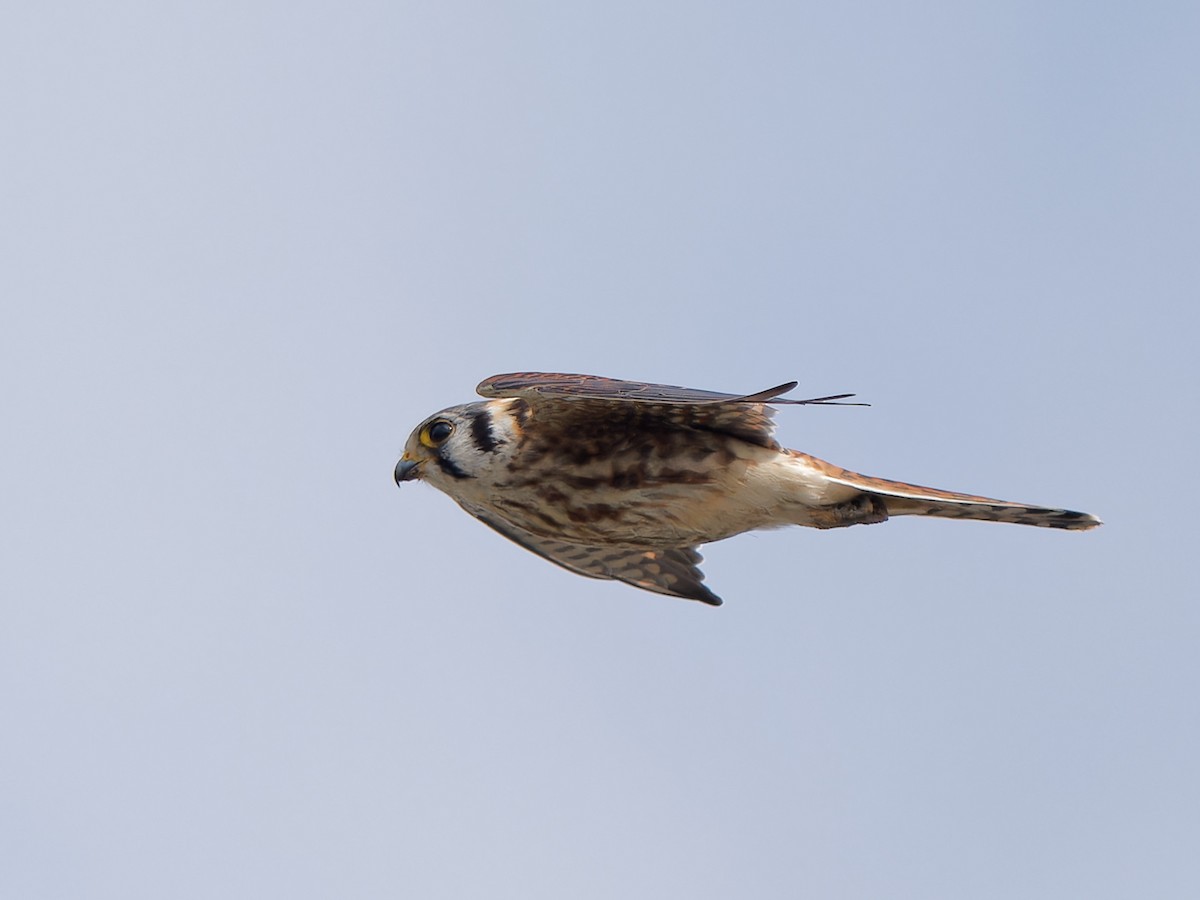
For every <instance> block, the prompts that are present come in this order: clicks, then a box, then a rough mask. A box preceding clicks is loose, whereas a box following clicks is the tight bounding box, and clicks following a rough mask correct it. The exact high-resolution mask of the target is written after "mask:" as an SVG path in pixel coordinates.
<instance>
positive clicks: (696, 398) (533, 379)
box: [475, 372, 864, 406]
mask: <svg viewBox="0 0 1200 900" xmlns="http://www.w3.org/2000/svg"><path fill="white" fill-rule="evenodd" d="M796 384H797V382H795V381H789V382H788V383H787V384H781V385H778V386H777V387H773V388H767V390H765V391H758V392H756V393H753V394H724V393H720V392H718V391H702V390H697V389H696V388H686V387H679V386H677V385H673V384H649V383H647V382H644V381H623V380H621V379H619V378H602V377H600V376H599V375H572V374H568V373H556V372H513V373H511V374H508V375H493V376H492V377H491V378H488V379H485V380H484V381H482V382H480V384H479V386H478V387H477V388H476V389H475V390H476V391H477V392H478V393H479V395H480V396H482V397H520V398H522V399H524V400H530V401H534V402H536V401H537V400H540V399H565V400H571V399H576V400H582V399H591V400H627V401H633V402H636V403H664V404H668V405H671V406H676V405H680V404H714V403H786V404H791V405H805V404H809V405H812V404H832V405H838V406H843V405H845V406H862V405H864V404H860V403H852V404H839V403H837V402H836V401H838V400H844V399H846V398H847V397H853V396H854V395H853V394H833V395H831V396H829V397H813V398H811V399H808V400H786V399H782V397H781V395H782V394H786V393H787V392H788V391H790V390H792V389H793V388H794V387H795V386H796Z"/></svg>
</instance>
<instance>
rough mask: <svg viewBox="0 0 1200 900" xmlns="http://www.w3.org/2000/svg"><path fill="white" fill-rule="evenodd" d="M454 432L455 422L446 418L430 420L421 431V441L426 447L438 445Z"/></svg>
mask: <svg viewBox="0 0 1200 900" xmlns="http://www.w3.org/2000/svg"><path fill="white" fill-rule="evenodd" d="M452 434H454V425H453V423H451V422H447V421H446V420H445V419H438V420H437V421H436V422H430V423H429V424H428V425H426V426H425V428H424V429H423V430H422V431H421V443H422V444H424V445H425V446H426V447H436V446H438V444H441V443H443V442H444V441H445V440H446V438H448V437H450V435H452Z"/></svg>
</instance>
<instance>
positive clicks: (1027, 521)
mask: <svg viewBox="0 0 1200 900" xmlns="http://www.w3.org/2000/svg"><path fill="white" fill-rule="evenodd" d="M809 459H810V460H813V461H814V462H819V463H820V465H821V468H822V470H823V473H824V475H825V476H826V477H827V478H828V479H829V480H830V481H832V482H833V483H835V484H840V485H843V486H845V487H848V488H853V489H855V490H857V491H861V492H862V493H864V494H870V495H873V496H876V497H882V498H883V500H884V503H885V504H886V506H887V512H888V515H889V516H938V517H939V518H946V519H977V520H979V521H983V522H1013V523H1015V524H1017V525H1037V526H1040V527H1042V528H1065V529H1069V530H1071V531H1086V530H1087V529H1089V528H1095V527H1096V526H1097V525H1101V524H1103V523H1102V522H1101V521H1100V520H1099V519H1098V518H1096V517H1095V516H1093V515H1091V514H1089V513H1085V512H1077V511H1075V510H1073V509H1055V508H1053V507H1048V506H1034V505H1031V504H1028V503H1015V502H1012V501H1009V500H996V499H995V498H993V497H979V496H976V495H974V494H960V493H957V492H955V491H943V490H939V489H937V488H930V487H923V486H922V485H919V484H906V483H905V482H903V481H889V480H887V479H885V478H874V477H872V476H870V475H860V474H859V473H857V472H851V471H850V470H848V469H842V468H839V467H837V466H833V465H830V464H829V463H826V462H824V461H823V460H815V459H813V458H812V457H809Z"/></svg>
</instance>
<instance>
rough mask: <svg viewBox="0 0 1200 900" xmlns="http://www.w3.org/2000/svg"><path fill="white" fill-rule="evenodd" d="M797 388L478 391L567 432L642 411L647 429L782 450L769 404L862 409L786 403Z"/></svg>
mask: <svg viewBox="0 0 1200 900" xmlns="http://www.w3.org/2000/svg"><path fill="white" fill-rule="evenodd" d="M795 386H796V382H795V381H790V382H788V383H787V384H781V385H778V386H776V387H773V388H768V389H767V390H765V391H758V392H757V393H753V394H723V393H719V392H717V391H702V390H697V389H695V388H686V387H678V386H676V385H671V384H648V383H646V382H642V381H622V380H620V379H617V378H601V377H600V376H598V375H571V374H562V373H550V372H514V373H512V374H509V375H493V376H492V377H491V378H488V379H487V380H485V381H483V382H481V383H480V384H479V387H477V388H476V391H478V392H479V394H480V395H481V396H483V397H517V398H520V399H522V400H525V401H526V402H527V403H529V404H530V405H531V407H532V408H533V410H534V413H535V415H536V414H549V415H553V416H556V417H557V418H558V419H560V420H561V421H560V422H559V424H560V425H561V426H562V427H564V428H569V427H571V424H572V421H582V420H585V419H586V420H592V421H595V420H598V419H607V418H611V417H612V414H620V413H622V412H623V413H625V414H628V412H629V411H630V410H632V409H634V408H636V409H637V410H638V411H640V413H641V416H642V417H643V419H644V421H646V422H647V423H653V422H659V423H661V424H663V425H669V426H674V427H685V428H697V429H703V430H705V431H715V432H720V433H723V434H730V435H733V436H734V437H738V438H741V439H742V440H744V441H749V442H750V443H753V444H760V445H762V446H764V447H771V448H775V449H777V448H778V444H776V443H775V441H774V439H773V438H772V437H771V435H772V433H773V432H774V430H775V427H774V424H773V423H772V422H771V417H772V415H773V411H772V410H771V409H769V408H768V407H767V404H768V403H777V404H778V403H786V404H791V405H794V406H800V405H814V406H819V405H836V406H861V405H864V404H842V403H838V401H839V400H844V399H846V398H848V397H853V396H854V395H853V394H834V395H832V396H829V397H814V398H811V399H808V400H788V399H783V398H782V397H781V395H782V394H786V393H787V392H788V391H790V390H792V388H794V387H795Z"/></svg>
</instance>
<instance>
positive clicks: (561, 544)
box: [463, 506, 721, 606]
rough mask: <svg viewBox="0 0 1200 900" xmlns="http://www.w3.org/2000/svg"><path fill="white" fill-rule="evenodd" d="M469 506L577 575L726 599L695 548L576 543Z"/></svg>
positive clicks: (713, 600)
mask: <svg viewBox="0 0 1200 900" xmlns="http://www.w3.org/2000/svg"><path fill="white" fill-rule="evenodd" d="M463 509H465V510H466V511H467V512H469V513H470V514H471V515H473V516H474V517H475V518H477V519H479V521H481V522H483V523H484V524H485V525H487V526H489V527H490V528H492V529H494V530H495V531H497V532H499V533H500V534H502V535H504V536H505V537H506V538H508V539H509V540H511V541H513V542H515V543H517V544H520V545H521V546H522V547H524V548H525V549H526V550H530V551H532V552H533V553H536V554H537V555H538V556H541V557H543V558H544V559H548V560H550V562H552V563H554V564H555V565H559V566H562V567H563V568H564V569H567V570H569V571H571V572H574V573H575V574H577V575H586V576H587V577H588V578H604V579H609V580H613V581H623V582H625V583H626V584H630V585H633V586H634V587H638V588H641V589H642V590H646V591H654V592H655V593H658V594H667V595H669V596H671V597H682V598H683V599H685V600H699V601H700V602H701V603H707V604H709V605H710V606H720V605H721V598H720V597H718V596H717V595H716V594H714V593H713V592H712V591H710V590H709V589H708V588H706V587H705V586H704V584H703V581H704V573H703V572H701V571H700V569H699V566H700V563H701V562H702V561H703V560H702V557H701V556H700V554H699V553H697V552H696V548H695V547H673V548H671V549H669V550H630V549H627V548H622V547H589V546H585V545H583V544H570V543H567V542H566V541H556V540H552V539H550V538H544V537H541V536H540V535H536V534H533V533H532V532H529V531H525V530H524V529H523V528H517V527H516V526H514V525H512V524H510V523H508V522H505V521H503V520H500V519H495V518H492V517H491V516H487V515H481V514H480V513H479V512H478V511H477V510H475V509H472V508H471V507H469V506H463Z"/></svg>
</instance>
